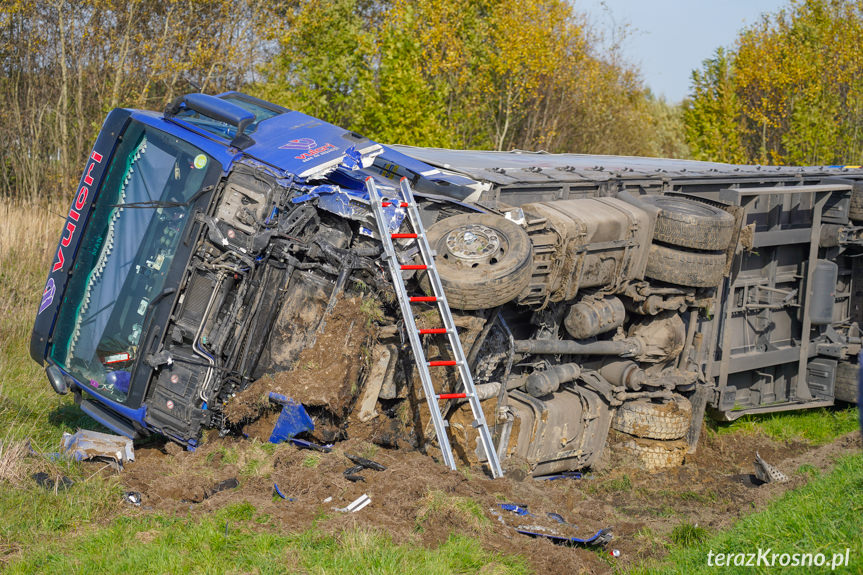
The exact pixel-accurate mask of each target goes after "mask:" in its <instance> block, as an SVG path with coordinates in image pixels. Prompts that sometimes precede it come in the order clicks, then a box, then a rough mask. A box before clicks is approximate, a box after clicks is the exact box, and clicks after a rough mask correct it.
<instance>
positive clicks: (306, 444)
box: [288, 437, 333, 453]
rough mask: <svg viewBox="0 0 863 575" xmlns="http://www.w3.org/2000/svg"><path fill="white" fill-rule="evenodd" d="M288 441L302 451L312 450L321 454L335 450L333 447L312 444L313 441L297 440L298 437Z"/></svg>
mask: <svg viewBox="0 0 863 575" xmlns="http://www.w3.org/2000/svg"><path fill="white" fill-rule="evenodd" d="M288 441H290V442H291V443H293V444H294V445H296V446H297V447H299V448H300V449H311V450H312V451H320V452H321V453H329V452H330V451H332V450H333V446H332V445H320V444H317V443H312V442H311V441H306V440H305V439H297V438H296V437H292V438H291V439H289V440H288Z"/></svg>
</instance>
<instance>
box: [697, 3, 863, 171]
mask: <svg viewBox="0 0 863 575" xmlns="http://www.w3.org/2000/svg"><path fill="white" fill-rule="evenodd" d="M685 119H686V132H687V138H688V140H689V142H690V145H691V149H692V153H693V155H694V156H695V157H696V158H698V159H711V160H712V159H716V160H721V161H731V162H744V163H762V164H766V163H770V164H797V165H817V164H860V163H863V2H861V1H859V0H856V1H855V0H806V1H802V2H792V3H791V4H790V6H788V7H787V8H785V9H783V10H780V11H779V12H777V13H776V14H773V15H765V16H763V17H762V19H761V20H760V21H759V22H758V23H757V24H755V25H753V26H751V27H749V28H747V29H745V30H743V31H742V32H741V33H740V35H739V37H738V39H737V42H736V45H735V47H734V49H733V50H731V51H724V50H718V51H717V52H716V54H715V55H714V57H713V58H711V59H709V60H707V61H705V62H704V65H703V67H702V68H701V70H697V71H695V72H694V73H693V94H692V98H691V100H690V101H689V102H688V103H687V104H686V111H685Z"/></svg>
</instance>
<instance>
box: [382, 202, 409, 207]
mask: <svg viewBox="0 0 863 575" xmlns="http://www.w3.org/2000/svg"><path fill="white" fill-rule="evenodd" d="M390 206H395V207H397V208H406V207H408V203H407V202H381V207H384V208H388V207H390Z"/></svg>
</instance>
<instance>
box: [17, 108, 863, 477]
mask: <svg viewBox="0 0 863 575" xmlns="http://www.w3.org/2000/svg"><path fill="white" fill-rule="evenodd" d="M368 178H371V179H372V180H373V182H374V183H375V185H376V188H377V190H378V191H379V192H380V193H381V194H382V196H384V198H390V199H392V204H391V205H389V207H386V208H384V213H385V215H386V227H388V228H389V229H386V230H384V229H379V228H378V226H377V224H376V220H375V218H374V217H373V215H372V211H371V210H370V205H369V195H368V192H367V190H368V185H367V182H366V180H367V179H368ZM402 179H405V181H406V182H407V183H408V184H409V185H410V187H411V188H412V190H413V191H414V196H415V199H416V202H417V209H418V213H419V216H420V218H421V220H422V224H423V226H424V228H425V230H426V234H427V236H426V237H427V239H428V242H429V245H430V246H431V247H432V249H433V250H434V256H435V257H434V262H435V265H436V268H437V271H438V274H439V277H440V281H441V283H442V284H443V288H444V290H445V293H446V298H447V300H448V306H449V308H450V309H451V310H452V314H453V315H452V317H453V321H454V323H455V325H456V326H457V329H458V333H459V337H460V338H461V342H462V344H463V346H464V350H465V361H466V362H467V364H468V367H469V369H470V372H471V373H472V374H473V380H474V382H475V385H476V390H477V393H478V395H479V396H480V397H481V398H482V399H483V401H482V409H483V411H484V412H485V415H486V420H487V421H488V428H489V429H490V430H491V432H492V434H493V439H494V446H495V450H496V451H497V453H498V454H499V456H500V459H501V460H502V461H503V462H504V465H505V466H508V465H509V466H520V467H521V468H522V469H524V468H529V470H530V473H532V474H533V475H547V474H553V473H559V472H564V471H570V470H577V469H581V468H584V467H587V466H591V465H595V464H597V463H598V462H599V460H600V458H601V457H602V455H603V453H604V451H608V450H606V446H607V444H609V443H613V444H614V445H615V446H616V447H615V451H614V452H615V453H618V454H624V455H627V454H628V456H631V457H634V458H635V459H637V460H639V461H640V462H641V463H642V464H643V465H644V466H646V467H647V468H650V469H656V468H661V467H666V466H670V465H675V464H679V463H680V462H681V461H682V460H683V458H684V457H685V454H686V453H687V452H691V451H694V450H695V449H696V446H697V442H698V438H699V432H700V429H701V426H702V421H703V418H704V416H705V413H707V414H709V415H710V416H711V417H714V418H718V419H720V420H733V419H735V418H738V417H740V416H742V415H744V414H757V413H766V412H774V411H782V410H796V409H803V408H811V407H817V406H828V405H832V404H834V402H836V401H838V400H841V401H848V402H854V401H856V391H855V390H856V378H857V370H858V366H857V355H858V353H859V351H860V342H861V334H860V328H859V325H860V323H861V319H863V318H861V314H863V309H861V303H863V298H861V290H863V260H861V259H860V257H859V256H860V255H863V237H861V232H863V227H861V224H863V170H861V169H857V168H854V167H842V166H821V167H768V166H738V165H727V164H719V163H708V162H695V161H683V160H670V159H648V158H634V157H615V156H590V155H577V154H548V153H543V152H523V151H512V152H484V151H458V150H445V149H429V148H415V147H407V146H396V145H392V146H386V145H381V144H379V143H376V142H373V141H371V140H369V139H367V138H365V137H363V136H361V135H359V134H356V133H353V132H350V131H347V130H343V129H340V128H338V127H336V126H333V125H330V124H328V123H326V122H323V121H320V120H317V119H315V118H313V117H310V116H307V115H305V114H302V113H300V112H296V111H291V110H288V109H285V108H282V107H280V106H277V105H274V104H271V103H269V102H265V101H262V100H259V99H256V98H253V97H250V96H247V95H244V94H241V93H238V92H229V93H225V94H221V95H218V96H210V95H204V94H188V95H186V96H183V97H181V98H178V99H176V100H175V101H173V102H172V103H170V104H169V105H168V106H167V108H166V109H165V111H164V112H163V113H155V112H149V111H139V110H129V109H117V110H114V111H112V112H111V113H110V114H109V115H108V117H107V119H106V120H105V123H104V125H103V127H102V130H101V132H100V134H99V136H98V139H97V141H96V144H95V146H94V148H93V151H92V153H91V155H90V157H89V159H88V161H87V164H86V166H85V169H84V174H83V177H82V179H81V182H80V185H79V186H78V189H77V191H76V192H75V194H74V198H73V202H72V205H71V208H70V210H69V212H68V216H67V218H66V222H65V226H64V228H63V232H62V236H61V239H60V241H59V245H58V247H57V251H56V253H55V256H54V258H53V262H52V265H51V269H50V272H49V276H48V280H47V283H46V285H45V289H44V292H43V295H42V299H41V302H40V305H39V309H38V315H37V316H36V320H35V326H34V329H33V334H32V340H31V348H30V353H31V355H32V357H33V359H35V360H36V361H37V362H39V363H40V364H42V365H44V366H45V369H46V373H47V376H48V379H49V381H50V383H51V385H52V386H53V387H54V389H55V390H56V391H57V392H58V393H61V394H65V393H68V392H69V391H71V392H72V393H73V394H74V396H75V400H76V402H77V403H78V405H80V407H81V409H82V410H83V411H84V412H86V413H87V414H89V415H90V416H91V417H93V419H95V420H97V421H99V422H100V423H102V424H104V425H105V426H106V427H108V428H110V429H112V430H113V431H115V432H117V433H120V434H123V435H126V436H129V437H132V438H135V437H141V436H143V435H146V434H151V433H158V434H163V435H165V436H167V437H168V438H170V439H171V440H173V441H175V442H179V443H180V444H182V445H184V446H186V447H188V448H190V449H193V448H194V447H195V446H196V445H197V444H198V442H199V441H200V438H201V435H202V433H203V431H204V430H205V429H215V430H219V432H221V433H223V434H226V433H241V432H242V430H243V427H244V425H246V424H249V422H250V421H252V420H253V419H255V418H257V417H261V415H262V413H263V412H264V410H265V406H264V405H263V404H265V403H266V402H265V400H264V401H260V396H261V394H262V393H265V392H267V391H268V390H277V391H279V392H280V393H283V394H285V395H286V396H288V397H291V398H293V399H295V400H296V401H297V402H300V403H301V404H302V405H303V406H304V407H305V409H307V410H308V413H309V414H310V415H311V418H312V419H313V420H314V424H315V429H314V431H311V432H309V434H310V436H311V438H312V439H314V440H317V441H321V442H330V441H336V440H339V439H341V438H344V437H347V436H352V435H356V434H363V435H364V436H365V437H368V438H369V440H370V441H374V442H375V443H379V444H381V445H385V446H390V447H392V446H397V445H402V446H406V447H413V448H417V449H421V450H427V451H428V452H429V453H430V454H431V455H435V436H434V434H433V433H431V432H430V425H429V412H428V409H426V408H425V407H424V405H425V402H424V400H423V390H422V388H420V387H419V386H418V385H417V366H416V363H415V362H414V359H413V355H412V353H411V350H410V348H409V347H408V345H407V338H406V335H405V325H406V324H405V318H403V316H402V314H401V313H400V311H399V304H398V302H397V301H396V296H395V292H394V291H393V285H392V281H391V276H390V275H389V274H388V269H387V265H386V262H385V258H384V253H383V249H382V243H381V234H382V233H386V234H392V233H397V235H398V232H410V231H411V230H410V226H409V225H408V222H407V220H406V218H405V210H404V209H403V208H402V207H400V205H401V204H400V203H399V202H400V200H401V196H400V195H399V182H400V181H401V180H402ZM405 235H409V234H405ZM393 241H394V244H393V247H394V249H395V252H396V254H397V257H398V260H399V261H400V262H402V263H404V264H411V263H412V262H416V261H418V254H417V248H416V243H415V242H414V241H413V240H411V239H409V238H405V239H395V240H393ZM409 267H410V266H409ZM402 273H403V276H402V277H403V278H404V280H405V281H406V283H407V286H408V288H409V291H410V292H411V293H415V294H422V293H428V292H429V289H430V286H429V282H428V280H427V278H426V273H425V272H423V271H422V270H410V271H407V272H402ZM421 305H422V304H417V305H415V306H414V308H415V309H416V311H415V313H416V316H415V317H416V322H417V325H424V326H425V327H427V328H432V331H433V328H435V327H436V326H435V325H433V322H432V321H431V320H429V319H428V318H427V317H426V315H424V313H425V312H424V311H423V310H422V309H421V307H419V306H421ZM438 337H439V336H436V335H434V334H431V335H426V336H424V341H423V346H424V349H425V354H426V355H427V356H428V357H429V358H432V359H434V358H441V359H443V360H446V359H451V357H449V356H448V355H447V353H448V351H447V349H446V347H445V346H442V345H441V344H440V343H439V341H437V339H438ZM436 375H437V377H438V378H439V380H438V385H439V386H440V388H441V389H443V390H448V389H449V390H450V391H453V392H457V391H458V389H457V388H456V385H457V381H458V380H457V378H455V377H454V368H452V367H448V368H442V369H440V370H438V371H437V372H436ZM250 394H251V396H250ZM250 398H251V400H250ZM256 402H257V403H256ZM237 406H240V407H241V408H237ZM256 406H258V407H259V408H258V407H256ZM443 410H444V411H443V413H444V415H445V416H446V417H447V419H448V420H449V435H450V440H451V441H452V442H453V445H454V451H455V452H456V454H457V456H458V458H459V462H460V464H469V463H473V464H481V463H482V461H483V459H484V457H485V454H484V452H483V450H482V449H479V448H478V442H477V430H476V429H475V428H474V427H473V426H471V425H470V417H469V416H465V413H464V411H465V405H464V404H463V403H460V402H459V401H458V400H452V399H451V400H449V401H447V402H446V403H445V405H443ZM612 439H613V441H612ZM612 464H613V462H612Z"/></svg>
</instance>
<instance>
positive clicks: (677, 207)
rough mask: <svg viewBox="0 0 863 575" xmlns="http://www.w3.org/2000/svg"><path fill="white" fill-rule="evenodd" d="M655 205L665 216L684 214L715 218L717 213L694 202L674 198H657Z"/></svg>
mask: <svg viewBox="0 0 863 575" xmlns="http://www.w3.org/2000/svg"><path fill="white" fill-rule="evenodd" d="M656 205H657V206H658V207H659V208H661V209H662V210H663V211H665V212H666V213H667V214H670V215H671V214H674V213H678V214H685V215H689V216H696V217H705V218H710V217H715V216H716V215H717V212H716V211H715V210H713V209H711V208H710V207H709V206H707V205H705V204H700V203H698V202H694V201H679V200H677V199H676V198H666V197H664V196H659V197H657V198H656Z"/></svg>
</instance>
